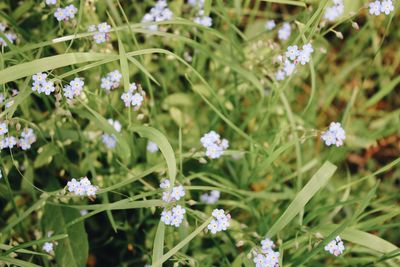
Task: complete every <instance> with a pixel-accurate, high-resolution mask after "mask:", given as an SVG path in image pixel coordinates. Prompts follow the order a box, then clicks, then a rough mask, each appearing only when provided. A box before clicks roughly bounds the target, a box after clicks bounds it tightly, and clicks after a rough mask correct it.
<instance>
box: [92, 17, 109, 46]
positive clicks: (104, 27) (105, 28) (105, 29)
mask: <svg viewBox="0 0 400 267" xmlns="http://www.w3.org/2000/svg"><path fill="white" fill-rule="evenodd" d="M110 30H111V26H110V25H108V24H107V22H103V23H100V24H99V25H97V26H96V25H90V26H89V27H88V31H89V32H95V31H98V32H97V33H95V34H94V35H93V40H94V41H95V42H96V44H102V43H105V42H106V41H107V40H108V39H109V32H110Z"/></svg>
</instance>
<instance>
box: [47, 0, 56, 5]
mask: <svg viewBox="0 0 400 267" xmlns="http://www.w3.org/2000/svg"><path fill="white" fill-rule="evenodd" d="M45 2H46V5H55V4H57V0H46V1H45Z"/></svg>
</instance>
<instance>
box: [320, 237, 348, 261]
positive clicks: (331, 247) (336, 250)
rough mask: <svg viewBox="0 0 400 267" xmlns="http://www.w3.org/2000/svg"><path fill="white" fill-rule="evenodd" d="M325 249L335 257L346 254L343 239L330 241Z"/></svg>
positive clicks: (337, 238) (338, 238)
mask: <svg viewBox="0 0 400 267" xmlns="http://www.w3.org/2000/svg"><path fill="white" fill-rule="evenodd" d="M324 249H325V251H328V252H329V253H330V254H332V255H334V256H339V255H340V254H342V253H343V252H344V249H345V247H344V244H343V241H342V239H341V238H340V237H339V236H337V237H336V238H335V239H334V240H332V241H330V242H329V243H328V244H327V245H326V246H325V248H324Z"/></svg>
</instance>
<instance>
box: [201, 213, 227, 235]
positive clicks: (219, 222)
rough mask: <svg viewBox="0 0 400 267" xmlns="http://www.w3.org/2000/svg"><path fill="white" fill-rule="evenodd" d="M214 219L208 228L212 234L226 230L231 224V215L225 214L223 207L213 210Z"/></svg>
mask: <svg viewBox="0 0 400 267" xmlns="http://www.w3.org/2000/svg"><path fill="white" fill-rule="evenodd" d="M212 216H213V217H214V219H212V220H211V222H210V223H209V224H208V226H207V229H208V230H210V232H211V233H212V234H216V233H218V232H221V231H226V229H228V228H229V226H230V224H231V223H230V220H231V215H229V214H227V215H225V211H224V210H223V209H214V210H213V212H212Z"/></svg>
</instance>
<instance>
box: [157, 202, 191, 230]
mask: <svg viewBox="0 0 400 267" xmlns="http://www.w3.org/2000/svg"><path fill="white" fill-rule="evenodd" d="M185 213H186V210H185V209H184V208H182V206H181V205H176V206H175V207H173V208H172V209H171V210H167V209H164V210H163V211H162V212H161V221H162V222H163V223H165V225H173V226H175V227H179V226H180V225H181V223H182V222H183V218H184V215H185Z"/></svg>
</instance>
